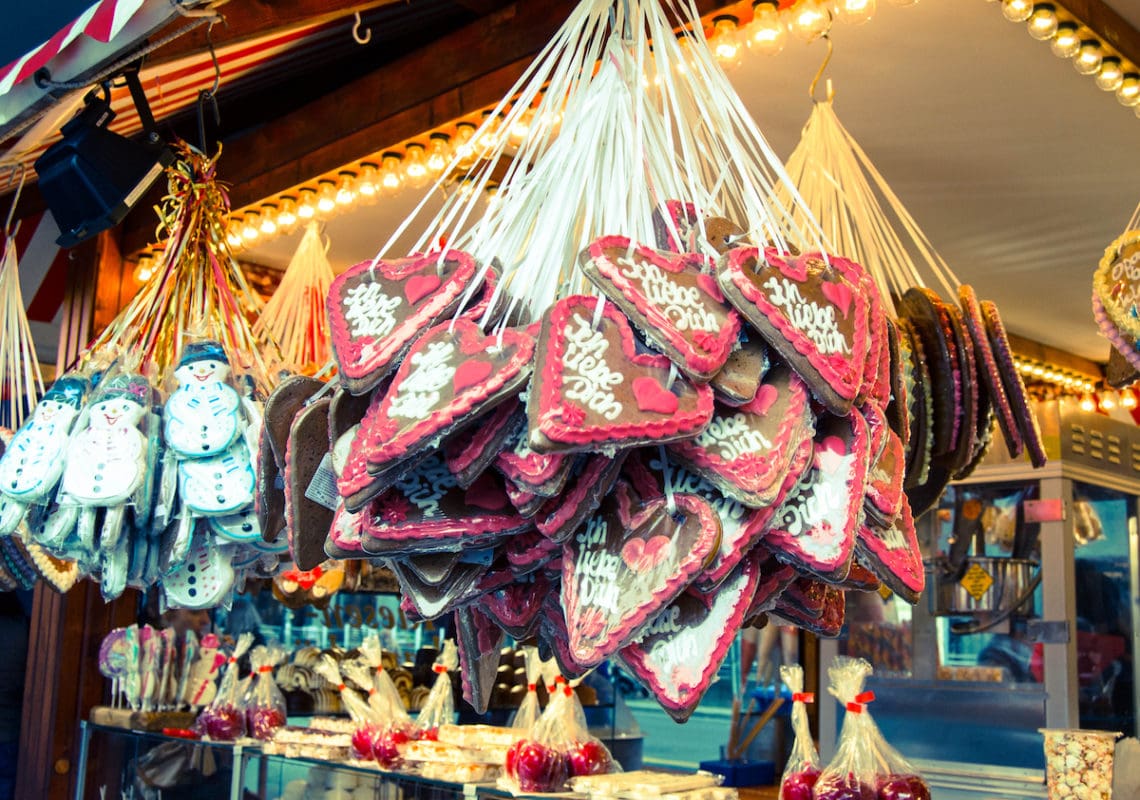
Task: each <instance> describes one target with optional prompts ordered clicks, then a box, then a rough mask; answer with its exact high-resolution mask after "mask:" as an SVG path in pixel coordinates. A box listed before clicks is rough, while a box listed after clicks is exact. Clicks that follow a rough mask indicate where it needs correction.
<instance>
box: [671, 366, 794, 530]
mask: <svg viewBox="0 0 1140 800" xmlns="http://www.w3.org/2000/svg"><path fill="white" fill-rule="evenodd" d="M814 432H815V416H814V415H813V414H812V413H811V409H810V408H809V407H808V391H807V387H806V386H805V385H804V383H803V381H801V380H800V379H799V377H798V376H797V375H796V374H795V373H794V372H793V371H792V370H791V369H790V368H788V367H787V366H786V365H783V364H779V365H777V366H774V367H772V369H770V370H769V371H768V373H767V374H766V375H765V376H764V382H763V383H762V384H761V386H760V387H759V389H758V390H757V392H756V396H755V397H754V398H753V399H752V402H750V403H748V404H747V405H744V406H741V407H740V408H732V407H731V406H718V407H717V408H716V410H715V411H714V412H713V418H712V422H710V423H709V426H708V427H707V428H705V429H704V430H703V431H701V433H700V434H698V435H697V437H696V438H695V439H688V440H685V441H680V442H673V443H671V444H670V445H669V450H670V452H672V453H673V454H674V455H675V456H676V457H677V458H678V459H679V460H680V461H681V462H683V463H684V464H687V465H688V466H690V467H691V468H692V469H693V471H694V472H697V473H698V474H700V475H701V476H702V477H704V478H705V479H706V480H708V481H710V482H711V483H712V484H713V485H715V486H716V487H717V488H718V489H719V490H720V491H721V493H722V494H724V495H725V496H727V497H731V498H732V499H734V500H736V501H737V502H740V503H743V504H744V505H746V506H749V507H750V508H765V507H767V506H769V505H771V503H772V501H773V500H774V499H775V497H776V495H777V494H778V493H779V491H780V487H781V486H782V484H783V482H784V477H785V475H786V474H787V472H788V466H789V464H790V463H791V461H792V456H793V455H794V454H795V452H796V450H798V449H799V446H800V444H801V443H802V442H804V441H806V440H808V439H810V438H811V437H812V434H813V433H814Z"/></svg>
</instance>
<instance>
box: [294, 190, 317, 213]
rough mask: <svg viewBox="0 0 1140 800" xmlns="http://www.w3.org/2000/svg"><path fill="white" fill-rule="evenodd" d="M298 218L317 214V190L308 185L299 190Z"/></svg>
mask: <svg viewBox="0 0 1140 800" xmlns="http://www.w3.org/2000/svg"><path fill="white" fill-rule="evenodd" d="M297 196H298V198H299V199H298V200H297V218H298V219H312V218H313V217H315V216H316V215H317V191H316V190H315V189H310V188H308V187H307V186H306V187H305V188H304V189H301V190H300V191H298V192H297Z"/></svg>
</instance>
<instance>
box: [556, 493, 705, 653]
mask: <svg viewBox="0 0 1140 800" xmlns="http://www.w3.org/2000/svg"><path fill="white" fill-rule="evenodd" d="M673 500H674V503H675V504H676V511H675V512H674V513H672V514H671V513H670V512H669V508H668V502H667V501H666V500H665V499H664V498H659V499H656V500H650V501H648V502H645V503H637V502H636V501H635V498H634V496H633V492H632V490H631V489H630V488H629V486H628V484H624V483H620V482H619V483H618V484H617V486H616V487H615V489H614V491H613V492H612V493H611V494H610V495H609V496H608V497H607V498H606V500H605V502H604V503H603V504H602V507H601V509H600V510H599V511H598V513H597V514H595V515H594V516H593V517H591V518H590V519H589V521H588V522H587V523H586V524H585V525H584V526H583V527H582V528H581V529H580V530H579V531H578V533H577V534H576V535H575V536H574V538H572V539H571V540H570V541H569V542H567V544H566V546H565V550H564V552H563V562H562V607H563V608H564V609H565V611H566V623H567V628H568V632H569V650H570V654H571V655H572V656H573V658H574V660H575V661H576V662H577V663H579V664H583V665H587V666H592V665H594V664H599V663H601V662H602V661H603V660H604V659H606V658H608V657H609V656H610V655H612V654H613V653H615V652H617V651H618V650H620V649H621V648H622V647H624V646H625V645H627V644H629V643H630V642H632V641H633V640H634V639H635V638H636V637H637V636H638V635H639V634H640V633H641V631H642V630H643V628H644V627H645V626H646V625H647V624H648V623H649V622H650V621H651V620H652V619H653V618H654V617H655V616H656V615H657V614H658V613H659V612H660V611H661V609H662V608H664V607H665V606H666V605H668V604H669V603H671V602H672V601H673V600H674V599H675V598H676V597H677V596H678V595H679V594H680V593H681V592H682V591H683V590H684V589H685V587H686V586H688V585H689V584H690V583H691V582H692V580H693V578H694V577H696V575H697V573H698V572H700V571H701V569H703V568H704V566H705V564H706V562H707V560H708V558H709V557H710V556H711V555H712V554H713V552H715V550H716V547H717V544H718V540H719V537H720V520H719V518H718V517H717V515H716V512H715V511H713V509H712V507H711V506H709V504H708V503H706V502H705V501H704V500H702V499H701V498H699V497H696V496H695V495H690V494H675V495H673Z"/></svg>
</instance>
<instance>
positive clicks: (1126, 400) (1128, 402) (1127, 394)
mask: <svg viewBox="0 0 1140 800" xmlns="http://www.w3.org/2000/svg"><path fill="white" fill-rule="evenodd" d="M1136 405H1137V401H1136V392H1134V391H1132V389H1131V388H1128V389H1125V390H1124V391H1123V392H1121V393H1120V406H1121V408H1127V409H1128V410H1129V411H1131V410H1132V409H1134V408H1136Z"/></svg>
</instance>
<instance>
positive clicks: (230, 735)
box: [198, 633, 253, 742]
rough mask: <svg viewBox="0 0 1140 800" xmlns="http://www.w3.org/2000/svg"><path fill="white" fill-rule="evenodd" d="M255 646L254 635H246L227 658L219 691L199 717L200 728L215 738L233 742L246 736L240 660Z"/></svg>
mask: <svg viewBox="0 0 1140 800" xmlns="http://www.w3.org/2000/svg"><path fill="white" fill-rule="evenodd" d="M252 645H253V634H252V633H243V634H241V635H240V636H239V637H238V639H237V643H236V644H235V645H234V649H233V652H232V653H230V656H229V658H228V659H226V669H225V672H223V673H222V680H221V682H220V683H219V684H218V692H217V694H216V695H214V700H213V702H212V703H210V705H208V706H206V708H205V709H204V710H203V711H202V713H201V714H199V715H198V729H199V731H200V732H201V733H203V734H205V735H206V736H208V737H209V738H211V739H215V740H218V741H224V742H232V741H233V740H235V739H239V738H241V737H242V736H244V735H245V714H244V713H242V708H241V697H242V695H241V675H240V674H239V673H238V659H240V658H241V657H242V656H243V655H245V654H246V653H247V652H248V651H249V648H250V647H251V646H252Z"/></svg>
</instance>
